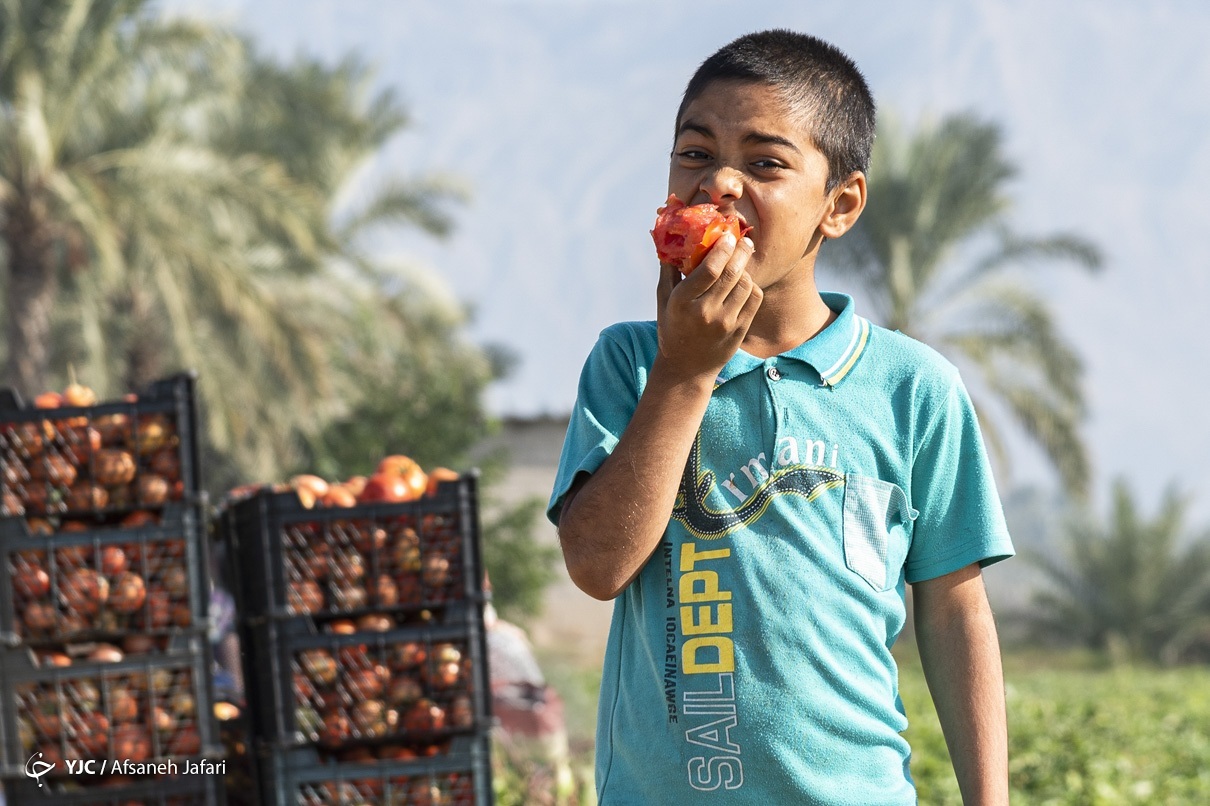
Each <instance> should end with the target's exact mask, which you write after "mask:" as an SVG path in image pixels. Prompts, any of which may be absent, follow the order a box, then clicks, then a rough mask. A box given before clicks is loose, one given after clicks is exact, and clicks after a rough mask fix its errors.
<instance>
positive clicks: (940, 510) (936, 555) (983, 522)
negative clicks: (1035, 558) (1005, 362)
mask: <svg viewBox="0 0 1210 806" xmlns="http://www.w3.org/2000/svg"><path fill="white" fill-rule="evenodd" d="M911 488H912V506H913V507H914V508H915V509H917V510H919V512H920V514H919V516H918V517H917V518H916V521H915V523H914V524H913V529H912V543H911V548H910V549H909V550H908V556H907V562H906V565H905V568H904V576H905V579H906V580H907V581H908V582H910V583H914V582H921V581H923V580H926V579H933V578H936V577H940V576H944V575H946V574H948V573H951V572H953V571H957V570H958V569H959V568H963V567H965V566H967V565H970V564H971V563H976V562H977V563H979V564H980V565H981V566H987V565H990V564H992V563H994V562H998V561H1000V560H1004V559H1007V558H1008V557H1011V556H1013V554H1014V553H1015V552H1014V550H1013V545H1012V540H1011V539H1010V538H1009V534H1008V526H1007V524H1006V523H1005V521H1004V511H1003V509H1002V507H1001V505H1000V497H999V495H998V494H997V493H996V483H995V480H994V479H993V477H992V471H991V465H990V463H989V462H988V458H987V451H986V449H985V448H984V445H983V437H982V434H981V433H980V431H979V422H978V419H977V418H976V416H975V408H974V406H973V405H972V403H971V400H970V396H969V395H968V394H967V391H966V388H965V386H963V384H962V382H961V380H959V379H957V378H955V381H954V383H953V385H952V386H951V388H950V390H949V394H948V396H947V397H946V399H945V400H944V402H943V403H942V405H941V407H940V409H939V410H938V411H936V412H934V415H933V419H932V422H931V423H930V424H929V425H928V427H927V428H926V429H925V431H924V435H923V439H922V440H921V442H920V445H919V448H918V449H917V452H916V457H915V461H914V462H913V465H912V477H911Z"/></svg>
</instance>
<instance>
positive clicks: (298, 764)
mask: <svg viewBox="0 0 1210 806" xmlns="http://www.w3.org/2000/svg"><path fill="white" fill-rule="evenodd" d="M260 767H261V772H260V781H261V786H262V791H261V803H262V804H263V806H346V805H347V806H360V804H391V805H392V806H396V805H398V806H404V805H405V804H407V805H409V806H489V805H490V804H491V803H492V802H493V797H492V786H491V761H490V751H489V742H488V739H487V737H486V736H479V737H475V738H473V739H467V740H465V741H463V742H462V743H461V744H460V745H459V748H458V751H457V752H454V753H450V754H448V755H445V756H442V757H436V758H427V759H415V760H400V761H364V762H361V761H348V762H329V763H318V764H317V763H315V761H314V760H313V758H312V757H311V756H310V755H308V754H307V753H304V752H299V751H292V752H283V751H277V752H273V753H270V754H268V755H267V756H265V757H263V758H262V759H260Z"/></svg>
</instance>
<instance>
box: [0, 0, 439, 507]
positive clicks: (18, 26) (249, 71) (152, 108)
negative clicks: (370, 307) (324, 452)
mask: <svg viewBox="0 0 1210 806" xmlns="http://www.w3.org/2000/svg"><path fill="white" fill-rule="evenodd" d="M368 81H369V73H368V71H367V70H366V69H365V68H364V66H362V65H361V64H359V63H357V62H354V61H351V60H350V61H346V62H344V63H342V64H340V65H337V66H336V67H335V68H329V67H326V66H323V65H321V64H319V63H318V62H314V61H310V60H306V59H300V60H298V61H297V62H296V63H295V64H292V65H286V66H282V65H278V64H275V63H273V62H272V61H270V60H268V59H265V58H263V57H261V56H260V55H259V54H257V52H256V49H255V47H254V45H253V43H251V42H248V41H245V40H241V39H239V38H237V37H235V36H234V35H232V34H230V33H228V32H224V31H222V30H220V29H217V28H214V27H210V26H207V25H204V24H201V23H195V22H187V21H183V20H176V21H165V20H162V19H158V18H156V17H154V16H153V15H151V14H150V13H149V12H148V10H147V3H146V2H144V1H143V0H124V1H117V2H114V1H111V2H85V1H84V0H79V1H77V2H67V1H66V0H55V1H54V2H47V3H39V2H29V1H28V0H22V1H20V2H19V1H18V0H0V91H2V94H0V226H2V227H3V232H4V236H5V245H6V247H7V260H5V259H4V257H0V261H3V263H0V265H4V266H5V268H7V270H8V271H7V277H6V278H5V280H6V281H5V282H2V283H0V288H3V290H4V291H5V294H6V301H7V310H8V313H9V316H8V324H9V328H8V333H7V340H6V341H7V348H8V349H7V356H8V362H7V373H6V374H7V378H6V379H5V380H6V381H7V383H8V384H10V385H15V386H17V387H18V388H19V389H21V390H22V391H24V392H26V393H27V394H29V393H33V392H37V391H41V390H42V389H45V388H48V387H49V386H50V385H51V377H52V373H51V372H50V371H49V366H50V365H53V366H56V367H65V366H67V365H68V364H69V363H71V364H74V365H75V366H76V367H77V368H78V369H79V371H80V376H81V377H82V378H86V379H87V381H88V382H89V383H90V384H91V385H93V386H94V387H96V388H97V390H98V391H99V392H100V393H101V394H102V395H103V396H113V395H116V394H117V393H119V392H121V391H126V390H131V389H139V388H142V387H143V386H145V385H146V384H147V383H148V382H150V381H151V380H153V379H154V378H156V377H159V376H160V375H162V374H164V373H165V372H166V371H169V370H172V369H175V368H176V367H179V366H189V367H194V368H196V369H197V370H199V389H200V393H201V398H202V410H203V413H204V416H205V426H206V427H205V429H204V434H205V435H206V437H207V439H208V440H209V443H210V446H211V447H212V448H214V449H215V450H216V452H217V453H216V456H217V458H218V459H219V461H218V462H217V463H213V464H211V465H210V466H211V467H214V466H215V465H217V466H219V467H220V469H225V470H226V471H227V472H226V473H220V474H219V476H220V478H219V479H217V480H218V481H222V482H224V483H233V482H235V481H237V480H247V479H249V478H261V479H265V478H272V477H275V476H276V475H277V474H278V473H279V472H280V471H281V468H282V467H283V466H286V465H289V464H291V462H292V460H293V459H296V458H297V456H298V447H299V442H300V441H305V440H306V439H307V438H308V437H309V436H313V435H314V434H316V433H317V432H318V430H319V427H320V425H321V424H322V423H323V422H324V421H325V419H326V418H327V417H329V416H331V415H332V414H333V413H336V412H339V411H341V410H343V408H342V407H343V406H344V405H345V402H346V399H347V398H349V397H350V396H351V393H350V391H349V390H351V389H356V388H357V383H356V382H355V381H354V380H352V379H350V377H349V367H348V366H347V362H346V361H345V360H344V358H345V357H344V356H343V355H341V354H339V353H338V352H337V351H336V350H335V349H334V345H335V344H336V343H337V341H339V339H340V336H341V333H342V330H343V326H342V323H345V322H348V321H349V319H350V318H352V317H355V316H359V315H361V314H360V311H359V306H360V305H361V303H360V302H357V303H353V302H351V299H352V298H353V297H356V296H358V291H357V289H356V288H355V286H357V285H361V286H364V285H366V284H367V283H368V282H371V281H372V282H376V283H388V282H390V281H391V280H390V275H391V272H388V271H385V270H383V269H382V268H381V267H379V266H377V265H376V264H375V263H374V262H373V261H372V260H371V259H370V258H369V257H368V256H366V255H365V254H363V253H362V252H361V250H360V249H359V248H358V244H359V238H360V236H361V235H362V234H363V233H364V232H365V231H366V230H367V229H369V228H371V227H373V226H378V225H381V224H383V223H398V222H399V221H408V222H412V223H418V224H419V225H420V226H421V227H423V228H425V229H427V230H429V231H432V232H438V233H440V232H444V231H445V230H447V229H448V226H449V221H448V218H447V217H446V216H445V214H444V212H443V210H442V209H441V206H440V205H441V203H442V202H443V201H445V200H447V199H448V198H450V197H451V196H453V195H454V194H453V193H452V192H451V191H450V190H449V189H448V188H447V187H446V186H445V185H442V184H441V183H439V182H435V181H425V180H421V181H413V182H410V183H404V182H398V181H396V182H388V183H384V184H383V185H382V186H380V187H377V188H374V189H373V190H372V192H370V193H362V194H359V195H360V196H362V197H364V196H367V195H369V196H370V198H369V200H368V201H363V202H362V203H361V204H360V205H357V204H354V205H350V207H352V209H351V210H347V211H344V212H343V214H341V215H338V213H337V211H336V209H335V199H337V198H338V197H339V196H340V194H341V193H342V192H345V191H347V187H346V186H347V185H348V184H349V183H350V181H351V179H352V177H354V175H355V173H356V171H357V170H358V169H359V168H360V167H361V165H362V164H363V163H364V161H365V160H366V158H367V157H368V156H369V155H371V154H373V153H374V152H375V151H376V150H377V149H378V148H379V147H381V145H382V144H383V143H384V142H385V141H386V140H387V139H388V138H389V137H391V136H393V135H394V134H395V133H396V132H397V131H398V130H399V128H400V127H401V126H403V125H404V124H405V123H406V116H405V115H404V114H403V112H402V110H401V108H400V106H399V105H398V103H397V102H396V101H395V99H394V97H393V96H392V95H391V94H390V93H389V92H380V93H378V94H377V95H375V96H373V97H368V93H367V86H368ZM30 87H34V88H36V91H33V90H30V89H29V88H30ZM27 143H33V147H30V148H23V147H22V146H23V144H27ZM362 295H363V296H364V294H362ZM52 327H53V330H52Z"/></svg>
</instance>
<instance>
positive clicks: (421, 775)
mask: <svg viewBox="0 0 1210 806" xmlns="http://www.w3.org/2000/svg"><path fill="white" fill-rule="evenodd" d="M476 481H477V480H476V478H475V477H474V476H473V475H463V476H458V475H456V474H453V473H451V472H449V471H433V472H432V473H428V474H426V473H424V472H423V471H422V470H420V468H419V467H418V466H416V465H415V463H414V462H411V461H410V460H408V459H407V458H406V457H400V456H393V457H387V458H386V459H384V460H382V462H381V463H380V464H379V467H378V469H377V471H376V472H375V473H374V474H373V475H371V476H370V477H369V478H368V479H360V478H358V479H350V480H348V481H346V482H343V483H340V484H328V483H327V482H325V481H323V480H322V479H319V478H316V477H314V476H301V477H297V478H296V479H295V480H294V483H293V484H292V485H291V486H290V489H287V490H284V491H283V490H274V489H260V490H245V491H242V495H240V496H237V499H236V500H233V501H231V502H229V503H228V504H226V505H225V506H224V507H223V511H222V513H221V515H220V532H221V534H222V540H223V542H224V543H225V544H226V549H227V551H228V555H229V558H230V562H229V570H230V573H231V576H232V579H233V582H234V584H233V587H234V588H235V594H236V601H237V608H236V609H237V613H238V614H239V615H238V620H239V634H240V638H241V643H242V644H243V652H242V656H243V674H244V686H245V691H246V698H247V704H248V708H247V725H248V730H249V740H248V743H247V747H248V757H249V761H250V766H251V767H252V768H253V770H254V776H253V777H254V779H255V781H256V784H255V786H256V788H257V791H258V793H259V802H261V803H264V804H291V806H292V805H293V804H307V805H308V806H311V805H314V806H320V804H324V805H327V804H332V805H333V806H334V805H335V804H363V803H365V804H379V803H381V804H388V803H389V804H418V805H421V804H423V805H424V806H470V804H487V803H490V802H491V786H490V760H489V728H490V715H489V697H490V689H489V679H488V670H487V649H486V635H485V632H484V622H483V604H484V593H483V564H482V559H481V555H480V545H479V526H478V518H477V512H478V506H477V503H478V502H477V484H476Z"/></svg>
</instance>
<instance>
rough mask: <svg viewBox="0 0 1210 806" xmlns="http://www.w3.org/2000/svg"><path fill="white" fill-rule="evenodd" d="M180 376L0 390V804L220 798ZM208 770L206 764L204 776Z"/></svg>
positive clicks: (191, 416) (195, 489)
mask: <svg viewBox="0 0 1210 806" xmlns="http://www.w3.org/2000/svg"><path fill="white" fill-rule="evenodd" d="M196 429H197V415H196V403H195V389H194V378H193V377H192V376H191V375H179V376H175V377H172V378H168V379H165V380H163V381H160V382H157V383H156V384H154V385H153V386H152V387H151V388H149V389H147V390H146V391H145V392H143V393H141V394H138V395H127V396H126V397H124V398H122V399H120V400H115V401H110V402H98V401H97V400H96V398H95V396H94V395H93V394H92V393H91V392H90V391H89V390H88V389H87V388H86V387H83V386H81V385H79V384H74V383H73V384H71V385H70V386H69V387H68V388H67V389H65V390H64V391H63V392H62V393H48V394H44V395H40V396H39V397H38V398H37V399H35V401H34V402H33V404H32V405H24V404H23V403H22V401H21V400H20V399H19V397H18V396H17V395H16V394H15V393H13V392H12V391H9V390H0V643H2V646H0V775H2V776H3V778H4V789H5V796H6V802H7V803H8V804H10V805H11V804H19V803H24V802H34V801H36V802H38V803H47V802H52V803H55V802H58V803H93V804H109V803H113V804H118V803H131V802H137V803H155V804H181V806H185V804H190V805H192V804H197V805H198V806H206V805H207V804H216V803H221V802H223V800H224V798H223V795H222V777H221V774H215V772H214V770H215V765H216V762H217V761H218V756H219V755H220V754H221V745H220V744H219V742H218V736H217V727H216V724H215V721H214V713H213V684H212V668H211V654H210V646H209V642H208V640H207V635H206V626H207V609H206V606H207V600H208V596H209V579H208V575H207V568H206V551H205V545H204V542H203V541H204V535H205V517H206V515H205V505H204V499H203V496H202V495H201V492H200V486H199V475H198V452H197V430H196ZM207 772H209V774H207Z"/></svg>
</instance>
